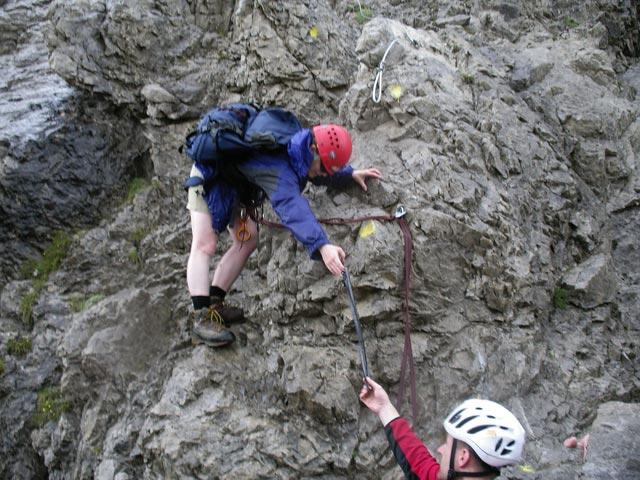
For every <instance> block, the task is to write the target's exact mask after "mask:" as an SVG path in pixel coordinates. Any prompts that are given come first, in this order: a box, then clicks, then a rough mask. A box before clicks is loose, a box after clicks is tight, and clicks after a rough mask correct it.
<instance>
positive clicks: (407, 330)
mask: <svg viewBox="0 0 640 480" xmlns="http://www.w3.org/2000/svg"><path fill="white" fill-rule="evenodd" d="M406 213H407V212H406V210H405V208H404V207H403V206H402V205H400V206H399V207H398V208H397V209H396V211H395V213H394V214H392V215H369V216H364V217H356V218H339V217H332V218H319V219H318V221H319V222H320V223H326V224H329V225H346V224H349V223H358V222H363V221H366V220H384V221H387V222H392V221H394V220H397V221H398V225H399V226H400V230H401V231H402V236H403V239H404V346H403V348H402V362H401V367H400V384H399V386H398V394H397V398H398V399H397V402H396V403H397V408H398V410H401V407H402V402H403V397H404V390H405V377H406V374H407V369H409V384H410V386H411V399H410V402H411V414H412V416H413V423H414V424H415V422H416V420H417V418H418V396H417V389H416V377H415V370H414V361H413V349H412V347H411V321H410V320H409V291H410V280H411V257H412V253H413V246H412V240H411V230H410V229H409V224H408V223H407V219H406V218H405V214H406ZM257 223H258V224H261V225H266V226H269V227H275V228H285V227H284V225H282V224H281V223H277V222H270V221H268V220H264V219H258V220H257Z"/></svg>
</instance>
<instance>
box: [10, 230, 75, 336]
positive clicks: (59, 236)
mask: <svg viewBox="0 0 640 480" xmlns="http://www.w3.org/2000/svg"><path fill="white" fill-rule="evenodd" d="M72 240H73V239H72V237H71V235H70V234H68V233H67V232H63V231H60V232H57V233H56V234H55V235H54V236H53V239H52V240H51V243H50V244H49V246H48V247H47V248H46V249H45V250H44V252H43V253H42V257H41V258H40V259H37V260H36V259H32V260H29V261H27V262H26V263H25V264H24V265H23V267H22V276H23V278H25V279H28V280H33V287H34V288H33V290H32V291H30V292H29V293H27V294H26V295H25V296H24V298H23V299H22V302H21V304H20V311H21V314H22V321H23V322H24V323H25V324H26V325H29V326H30V325H31V311H32V309H33V304H34V303H35V301H36V299H37V298H38V295H40V291H41V290H42V288H43V287H44V284H45V283H46V282H47V280H48V279H49V275H51V273H53V272H55V271H56V270H58V269H59V268H60V265H61V264H62V260H63V259H64V258H65V257H66V256H67V253H68V252H69V247H70V246H71V241H72Z"/></svg>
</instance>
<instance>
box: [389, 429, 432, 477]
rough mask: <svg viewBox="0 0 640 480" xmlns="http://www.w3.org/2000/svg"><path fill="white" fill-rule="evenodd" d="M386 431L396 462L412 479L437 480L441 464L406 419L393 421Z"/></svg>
mask: <svg viewBox="0 0 640 480" xmlns="http://www.w3.org/2000/svg"><path fill="white" fill-rule="evenodd" d="M384 431H385V433H386V434H387V440H389V446H390V447H391V451H393V455H394V456H395V457H396V462H397V463H398V465H400V468H402V471H403V472H404V474H405V476H406V477H407V478H408V479H410V480H414V479H419V480H437V479H438V472H439V471H440V464H439V463H438V461H437V460H436V459H435V458H433V456H432V455H431V453H430V452H429V450H428V449H427V447H425V446H424V444H423V443H422V442H421V441H420V439H419V438H418V437H416V434H415V433H413V430H411V427H409V424H408V423H407V421H406V420H405V419H404V418H401V417H398V418H396V419H394V420H391V421H390V422H389V423H388V424H387V426H386V427H384Z"/></svg>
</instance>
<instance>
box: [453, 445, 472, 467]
mask: <svg viewBox="0 0 640 480" xmlns="http://www.w3.org/2000/svg"><path fill="white" fill-rule="evenodd" d="M456 456H457V457H458V458H457V460H458V465H459V467H460V468H464V467H466V466H467V465H469V462H470V461H471V452H470V451H469V449H468V448H459V449H458V451H457V452H456Z"/></svg>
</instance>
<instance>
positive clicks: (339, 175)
mask: <svg viewBox="0 0 640 480" xmlns="http://www.w3.org/2000/svg"><path fill="white" fill-rule="evenodd" d="M353 170H354V169H353V167H352V166H351V165H347V166H345V167H343V168H342V169H340V170H338V171H337V172H336V173H334V174H333V175H326V176H324V177H314V178H310V179H309V181H310V182H311V183H313V184H314V185H326V186H327V187H335V188H344V187H347V186H349V185H351V184H353V183H354V182H353Z"/></svg>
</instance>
